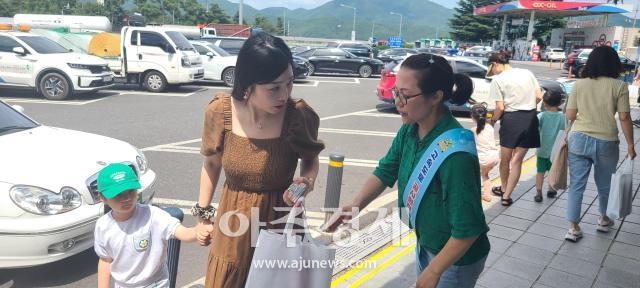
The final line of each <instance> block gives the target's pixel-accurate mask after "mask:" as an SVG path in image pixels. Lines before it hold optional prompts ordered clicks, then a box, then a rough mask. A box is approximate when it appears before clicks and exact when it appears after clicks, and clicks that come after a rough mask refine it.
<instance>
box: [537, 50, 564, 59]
mask: <svg viewBox="0 0 640 288" xmlns="http://www.w3.org/2000/svg"><path fill="white" fill-rule="evenodd" d="M540 58H541V59H542V61H564V59H565V58H566V56H565V55H564V50H562V48H547V49H544V51H543V52H542V55H541V56H540Z"/></svg>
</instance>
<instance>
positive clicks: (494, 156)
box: [471, 103, 499, 202]
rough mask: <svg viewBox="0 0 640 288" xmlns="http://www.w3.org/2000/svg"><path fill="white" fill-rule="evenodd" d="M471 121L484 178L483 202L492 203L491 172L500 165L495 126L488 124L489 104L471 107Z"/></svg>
mask: <svg viewBox="0 0 640 288" xmlns="http://www.w3.org/2000/svg"><path fill="white" fill-rule="evenodd" d="M471 119H473V121H474V122H475V123H476V127H473V128H471V131H473V135H474V136H475V138H476V148H477V149H478V160H479V161H480V176H481V177H482V191H483V193H482V200H484V201H487V202H491V180H490V179H489V172H491V169H493V167H496V165H497V164H498V161H499V158H498V147H497V146H496V138H495V131H494V130H493V125H491V123H487V103H482V104H475V105H473V106H471ZM487 124H488V125H487Z"/></svg>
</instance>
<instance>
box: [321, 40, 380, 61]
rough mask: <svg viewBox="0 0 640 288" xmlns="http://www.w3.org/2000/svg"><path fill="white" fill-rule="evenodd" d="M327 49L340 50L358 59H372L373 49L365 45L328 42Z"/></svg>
mask: <svg viewBox="0 0 640 288" xmlns="http://www.w3.org/2000/svg"><path fill="white" fill-rule="evenodd" d="M327 47H328V48H340V49H343V50H345V51H349V52H351V54H353V55H356V56H358V57H366V58H373V54H374V51H373V48H371V47H370V46H369V45H367V44H363V43H358V42H329V43H328V44H327Z"/></svg>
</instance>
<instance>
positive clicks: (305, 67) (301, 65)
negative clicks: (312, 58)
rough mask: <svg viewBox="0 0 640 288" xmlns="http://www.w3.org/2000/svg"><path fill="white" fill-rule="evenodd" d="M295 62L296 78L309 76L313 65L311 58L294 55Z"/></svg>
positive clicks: (294, 71) (294, 72)
mask: <svg viewBox="0 0 640 288" xmlns="http://www.w3.org/2000/svg"><path fill="white" fill-rule="evenodd" d="M293 64H294V65H293V75H294V76H295V79H296V80H301V79H305V78H307V76H309V67H311V62H309V60H307V59H304V58H302V57H298V56H295V55H294V56H293Z"/></svg>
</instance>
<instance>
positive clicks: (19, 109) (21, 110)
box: [11, 105, 24, 114]
mask: <svg viewBox="0 0 640 288" xmlns="http://www.w3.org/2000/svg"><path fill="white" fill-rule="evenodd" d="M11 108H13V110H16V111H18V112H20V113H22V114H24V107H22V106H20V105H12V106H11Z"/></svg>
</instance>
